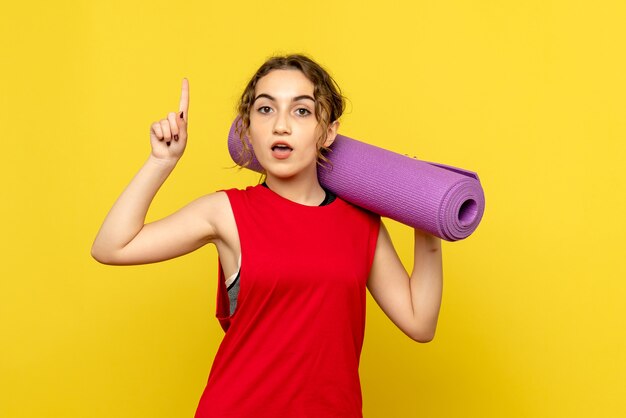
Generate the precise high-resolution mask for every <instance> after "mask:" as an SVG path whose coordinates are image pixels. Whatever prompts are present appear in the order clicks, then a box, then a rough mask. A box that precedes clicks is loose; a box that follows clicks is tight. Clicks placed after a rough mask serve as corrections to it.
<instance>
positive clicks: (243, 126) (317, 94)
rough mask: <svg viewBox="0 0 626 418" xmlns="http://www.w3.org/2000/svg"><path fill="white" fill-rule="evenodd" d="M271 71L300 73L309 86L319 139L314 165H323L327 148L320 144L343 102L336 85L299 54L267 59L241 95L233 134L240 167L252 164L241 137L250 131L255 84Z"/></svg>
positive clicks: (324, 140)
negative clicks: (237, 142) (239, 146)
mask: <svg viewBox="0 0 626 418" xmlns="http://www.w3.org/2000/svg"><path fill="white" fill-rule="evenodd" d="M272 70H300V71H301V72H302V73H303V74H304V76H305V77H306V78H308V79H309V81H311V82H312V83H313V86H314V90H313V94H314V98H315V118H316V119H317V121H318V123H319V132H321V134H320V137H319V138H318V139H317V157H318V163H319V161H320V160H322V161H324V162H327V161H328V159H327V158H326V157H325V156H324V151H326V150H327V149H328V148H325V147H324V146H323V145H324V142H326V136H327V134H328V127H329V126H330V124H331V123H333V122H334V121H336V120H338V119H339V117H340V116H341V115H342V114H343V111H344V109H345V99H344V97H343V95H342V94H341V89H340V88H339V86H338V85H337V82H336V81H335V80H334V79H333V78H332V77H331V76H330V74H328V72H327V71H326V70H325V69H324V68H322V67H321V66H320V65H319V64H318V63H316V62H315V61H313V60H312V59H311V58H309V57H306V56H304V55H301V54H292V55H285V56H275V57H271V58H269V59H268V60H267V61H265V63H264V64H263V65H261V67H260V68H259V69H258V70H257V72H256V73H255V74H254V76H253V77H252V79H251V80H250V82H249V83H248V85H247V86H246V88H245V90H244V92H243V94H242V95H241V98H240V100H239V104H238V105H237V113H238V115H239V120H238V123H237V126H236V132H237V134H238V135H239V138H240V140H241V143H242V144H243V148H242V163H241V164H240V165H241V166H242V167H245V166H247V165H248V164H250V162H251V161H252V150H251V149H250V146H249V144H248V141H246V140H245V134H246V133H247V132H248V129H249V128H250V111H251V107H252V102H253V101H254V90H255V88H256V85H257V83H258V81H259V80H260V79H261V78H262V77H264V76H265V75H267V74H268V73H269V72H270V71H272Z"/></svg>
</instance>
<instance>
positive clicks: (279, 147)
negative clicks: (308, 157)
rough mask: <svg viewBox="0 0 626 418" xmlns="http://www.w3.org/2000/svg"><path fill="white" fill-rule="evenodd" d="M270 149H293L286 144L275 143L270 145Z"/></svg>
mask: <svg viewBox="0 0 626 418" xmlns="http://www.w3.org/2000/svg"><path fill="white" fill-rule="evenodd" d="M272 151H293V149H292V148H291V147H290V146H288V145H286V144H276V145H274V146H273V147H272Z"/></svg>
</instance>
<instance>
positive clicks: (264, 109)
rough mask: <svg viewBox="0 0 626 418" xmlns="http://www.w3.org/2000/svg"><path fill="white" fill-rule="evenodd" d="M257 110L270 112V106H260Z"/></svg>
mask: <svg viewBox="0 0 626 418" xmlns="http://www.w3.org/2000/svg"><path fill="white" fill-rule="evenodd" d="M258 111H259V112H260V113H270V112H271V111H272V108H270V107H269V106H261V107H259V109H258Z"/></svg>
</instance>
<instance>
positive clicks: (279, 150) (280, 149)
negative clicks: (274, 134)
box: [272, 144, 293, 160]
mask: <svg viewBox="0 0 626 418" xmlns="http://www.w3.org/2000/svg"><path fill="white" fill-rule="evenodd" d="M291 151H293V149H292V148H291V147H290V146H289V145H287V144H275V145H274V146H273V147H272V156H273V157H274V158H277V159H279V160H284V159H285V158H288V157H289V156H290V155H291Z"/></svg>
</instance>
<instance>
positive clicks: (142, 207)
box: [91, 79, 227, 265]
mask: <svg viewBox="0 0 626 418" xmlns="http://www.w3.org/2000/svg"><path fill="white" fill-rule="evenodd" d="M188 120H189V82H188V81H187V79H183V84H182V91H181V96H180V107H179V111H178V113H174V112H170V113H169V114H168V116H167V119H162V120H161V121H159V122H154V123H153V124H152V125H151V127H150V143H151V146H152V151H151V154H150V156H149V157H148V160H147V161H146V162H145V164H144V165H143V167H142V168H141V169H140V170H139V172H138V173H137V174H136V175H135V177H134V178H133V179H132V181H131V182H130V184H129V185H128V186H127V187H126V188H125V189H124V191H123V192H122V194H121V195H120V196H119V198H118V199H117V201H116V202H115V204H114V205H113V207H112V208H111V210H110V211H109V213H108V215H107V216H106V218H105V219H104V222H103V223H102V226H101V227H100V231H99V232H98V234H97V236H96V238H95V240H94V243H93V245H92V248H91V255H92V256H93V258H95V259H96V260H98V261H99V262H101V263H104V264H116V265H128V264H146V263H153V262H157V261H163V260H167V259H170V258H174V257H178V256H180V255H182V254H185V253H188V252H190V251H193V250H195V249H197V248H199V247H201V246H202V245H204V244H206V243H208V242H210V241H211V240H213V239H214V238H215V234H216V229H215V227H214V225H215V218H216V217H218V216H219V212H220V209H221V208H223V207H224V203H227V202H225V199H227V198H226V196H225V195H224V193H215V194H212V195H206V196H203V197H200V198H198V199H196V200H194V201H193V202H191V203H189V204H188V205H187V206H185V207H183V208H182V209H180V210H179V211H177V212H175V213H173V214H172V215H170V216H168V217H166V218H163V219H160V220H158V221H155V222H151V223H149V224H145V225H144V222H145V219H146V214H147V212H148V208H149V207H150V204H151V203H152V200H153V199H154V196H155V195H156V193H157V191H158V190H159V188H160V187H161V186H162V185H163V183H164V182H165V180H166V179H167V177H168V176H169V175H170V173H171V172H172V170H174V167H176V164H177V163H178V161H179V160H180V158H181V157H182V155H183V152H184V150H185V147H186V145H187V126H188Z"/></svg>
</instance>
